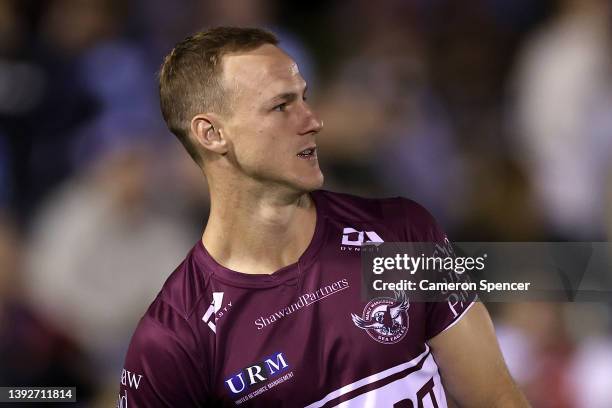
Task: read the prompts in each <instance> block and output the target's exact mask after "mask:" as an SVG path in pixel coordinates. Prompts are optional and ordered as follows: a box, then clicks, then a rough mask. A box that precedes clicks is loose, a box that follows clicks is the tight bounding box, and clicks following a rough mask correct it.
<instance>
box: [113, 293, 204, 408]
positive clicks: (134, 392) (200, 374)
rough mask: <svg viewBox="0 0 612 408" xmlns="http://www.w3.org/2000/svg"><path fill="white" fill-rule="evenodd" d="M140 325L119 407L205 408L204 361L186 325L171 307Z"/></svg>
mask: <svg viewBox="0 0 612 408" xmlns="http://www.w3.org/2000/svg"><path fill="white" fill-rule="evenodd" d="M154 307H157V308H158V309H160V310H158V311H157V313H158V315H159V316H160V317H162V320H161V321H160V319H158V318H157V316H151V309H150V310H149V312H147V315H145V316H144V317H143V318H142V320H141V321H140V323H139V325H138V327H137V329H136V331H135V333H134V335H133V336H132V341H131V342H130V346H129V348H128V352H127V356H126V359H125V365H124V368H123V370H122V373H121V386H120V393H119V401H118V403H117V406H118V407H128V406H129V407H130V408H133V407H204V406H207V395H209V385H208V382H207V378H206V377H207V374H206V367H204V364H205V360H204V359H203V358H202V356H201V353H199V352H198V347H197V344H196V342H195V337H194V336H193V335H192V334H191V333H190V328H189V326H188V324H187V322H186V321H185V320H184V318H183V317H182V316H180V315H179V314H178V313H177V312H175V311H173V310H172V309H171V308H170V307H169V306H167V305H166V306H163V305H159V304H157V305H155V304H154V305H152V306H151V308H154Z"/></svg>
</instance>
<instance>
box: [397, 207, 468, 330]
mask: <svg viewBox="0 0 612 408" xmlns="http://www.w3.org/2000/svg"><path fill="white" fill-rule="evenodd" d="M402 201H403V207H404V210H405V213H404V216H405V217H407V218H406V219H407V220H408V227H407V229H408V230H407V231H406V240H407V241H414V242H418V241H420V242H431V243H435V244H438V245H437V246H438V247H440V248H443V249H444V251H445V253H446V254H450V255H451V256H454V253H453V250H452V246H451V244H450V241H449V240H448V237H447V235H446V233H445V232H444V230H443V229H442V228H441V227H440V225H439V224H438V222H437V221H436V220H435V218H434V217H433V216H432V215H431V214H430V213H429V211H427V210H426V209H425V208H424V207H423V206H421V205H419V204H417V203H416V202H414V201H411V200H407V199H403V200H402ZM450 273H453V272H450ZM455 275H456V274H455ZM463 278H468V275H467V274H466V275H464V276H463V277H462V279H463ZM477 299H478V295H477V293H476V292H473V291H467V292H466V291H457V292H449V293H447V294H445V295H444V297H443V299H441V300H440V301H436V302H429V303H427V306H426V310H427V318H426V319H427V320H426V329H425V331H426V332H425V335H426V338H427V340H429V339H431V338H433V337H435V336H437V335H438V334H440V333H442V332H443V331H444V330H447V329H449V328H450V327H451V326H453V325H454V324H455V323H457V322H458V321H459V319H461V317H462V316H463V315H464V314H465V313H466V312H467V311H468V309H469V308H470V307H471V306H472V305H473V303H474V302H475V301H477Z"/></svg>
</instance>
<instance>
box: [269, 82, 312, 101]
mask: <svg viewBox="0 0 612 408" xmlns="http://www.w3.org/2000/svg"><path fill="white" fill-rule="evenodd" d="M306 91H308V85H305V86H304V91H303V92H302V95H306ZM297 98H298V94H297V92H283V93H281V94H278V95H276V96H275V97H273V98H271V99H270V101H277V100H280V101H285V102H293V101H294V100H296V99H297Z"/></svg>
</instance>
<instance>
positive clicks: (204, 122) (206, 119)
mask: <svg viewBox="0 0 612 408" xmlns="http://www.w3.org/2000/svg"><path fill="white" fill-rule="evenodd" d="M191 134H192V135H193V136H194V139H195V141H196V143H198V145H200V146H201V147H203V148H204V149H206V150H208V151H211V152H214V153H218V154H225V153H227V150H228V147H227V141H226V140H225V138H224V137H223V134H222V132H221V128H220V121H219V119H218V118H217V117H216V116H215V115H214V114H208V113H200V114H197V115H195V116H194V117H193V119H191Z"/></svg>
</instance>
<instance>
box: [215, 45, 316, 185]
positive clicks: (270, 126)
mask: <svg viewBox="0 0 612 408" xmlns="http://www.w3.org/2000/svg"><path fill="white" fill-rule="evenodd" d="M222 83H223V86H224V88H225V89H226V97H227V98H228V100H229V101H231V102H230V104H231V105H230V106H231V108H230V112H231V113H230V116H229V118H227V119H226V120H224V121H223V131H224V133H225V136H226V138H227V140H228V143H229V146H230V153H229V154H231V155H233V158H234V159H235V163H234V164H235V165H236V166H237V168H238V170H239V171H241V172H242V173H244V175H245V176H247V177H250V178H251V179H254V180H257V181H260V182H263V183H270V184H276V185H283V186H285V187H290V188H292V189H295V190H298V191H311V190H314V189H317V188H319V187H321V185H322V184H323V174H322V173H321V170H320V169H319V163H318V160H317V152H316V141H315V136H316V134H317V133H318V132H319V131H320V130H321V128H322V123H321V121H320V120H319V119H318V118H317V117H316V116H315V115H314V113H313V112H312V111H311V110H310V107H309V106H308V104H307V103H306V101H305V93H306V82H305V81H304V79H303V78H302V76H301V75H300V73H299V71H298V68H297V65H296V63H295V62H294V61H293V60H292V59H291V58H290V57H289V56H287V54H285V53H284V52H283V51H281V50H280V49H279V48H277V47H275V46H273V45H263V46H261V47H259V48H257V49H255V50H253V51H250V52H245V53H239V54H230V55H227V56H225V57H224V60H223V79H222ZM308 149H312V150H308Z"/></svg>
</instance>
